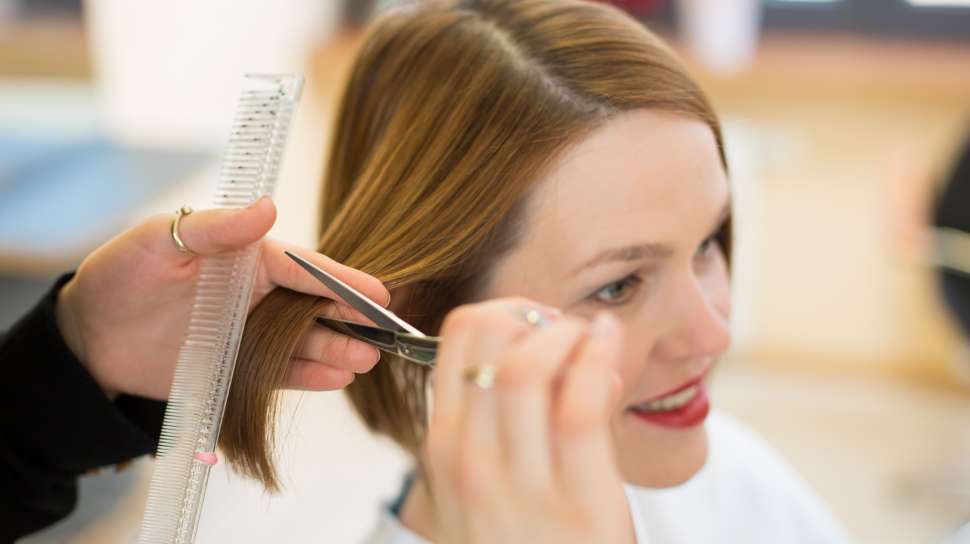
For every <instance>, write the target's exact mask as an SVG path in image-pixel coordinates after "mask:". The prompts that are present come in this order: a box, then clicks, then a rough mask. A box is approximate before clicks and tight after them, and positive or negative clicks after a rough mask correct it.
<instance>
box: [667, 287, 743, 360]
mask: <svg viewBox="0 0 970 544" xmlns="http://www.w3.org/2000/svg"><path fill="white" fill-rule="evenodd" d="M729 297H730V291H729V288H728V287H727V285H726V284H725V285H724V287H723V288H720V287H719V286H707V285H705V284H704V283H703V282H701V281H699V280H698V279H697V278H696V277H695V276H693V275H690V276H689V277H688V278H685V280H684V281H683V282H682V283H681V287H680V288H679V289H677V294H676V295H675V297H674V301H673V302H674V304H672V305H671V306H670V309H671V310H672V311H671V312H670V314H668V315H667V319H666V321H667V327H666V331H665V333H664V334H663V336H661V337H660V338H659V339H658V342H657V344H656V345H655V348H654V349H655V352H654V353H655V355H656V356H657V357H658V358H660V359H661V360H672V361H679V360H685V359H699V358H714V357H717V356H719V355H721V354H722V353H724V352H725V351H727V349H728V348H729V347H730V346H731V330H730V326H729V323H728V311H729V310H728V307H729V305H730V299H729Z"/></svg>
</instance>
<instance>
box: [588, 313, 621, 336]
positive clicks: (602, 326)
mask: <svg viewBox="0 0 970 544" xmlns="http://www.w3.org/2000/svg"><path fill="white" fill-rule="evenodd" d="M616 327H617V321H616V317H614V316H613V314H611V313H610V312H607V311H603V312H600V313H598V314H596V317H595V318H593V323H592V325H590V328H589V333H590V334H591V335H592V336H609V335H611V334H613V331H615V330H616Z"/></svg>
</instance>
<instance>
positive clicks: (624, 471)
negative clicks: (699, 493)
mask: <svg viewBox="0 0 970 544" xmlns="http://www.w3.org/2000/svg"><path fill="white" fill-rule="evenodd" d="M613 440H614V445H615V446H616V458H617V464H618V465H619V469H620V474H621V475H622V476H623V479H624V480H625V481H626V482H627V483H630V484H633V485H636V486H640V487H653V488H663V487H674V486H678V485H680V484H683V483H684V482H686V481H687V480H690V479H691V477H693V476H694V475H695V474H697V472H698V471H700V470H701V469H702V468H704V463H706V462H707V450H708V441H707V431H706V429H705V428H704V424H703V423H700V424H698V425H695V426H693V427H690V428H686V429H683V428H681V429H672V428H665V427H661V426H658V425H653V424H650V423H646V422H643V421H640V420H639V419H638V418H636V416H633V415H631V414H623V416H622V417H621V418H620V420H619V421H617V422H616V423H614V426H613Z"/></svg>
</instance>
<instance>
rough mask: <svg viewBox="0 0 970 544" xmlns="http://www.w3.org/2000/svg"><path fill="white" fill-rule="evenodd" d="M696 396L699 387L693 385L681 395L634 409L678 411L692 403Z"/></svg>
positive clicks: (647, 403)
mask: <svg viewBox="0 0 970 544" xmlns="http://www.w3.org/2000/svg"><path fill="white" fill-rule="evenodd" d="M695 395H697V386H696V385H692V386H690V387H688V388H687V389H684V390H683V391H681V392H679V393H674V394H673V395H668V396H666V397H663V398H659V399H657V400H653V401H650V402H642V403H640V404H637V405H634V406H633V409H634V410H637V411H640V412H666V411H669V410H676V409H677V408H681V407H683V406H684V405H685V404H687V403H688V402H690V401H691V400H692V399H693V398H694V396H695Z"/></svg>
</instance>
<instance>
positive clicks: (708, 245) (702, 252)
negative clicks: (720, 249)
mask: <svg viewBox="0 0 970 544" xmlns="http://www.w3.org/2000/svg"><path fill="white" fill-rule="evenodd" d="M715 244H717V238H716V237H714V236H711V237H710V238H708V239H707V240H704V241H703V242H701V245H699V246H697V256H698V257H707V256H709V255H710V254H711V250H712V249H714V245H715Z"/></svg>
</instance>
